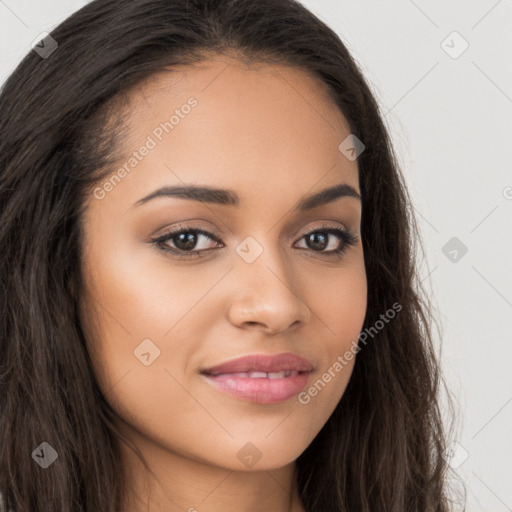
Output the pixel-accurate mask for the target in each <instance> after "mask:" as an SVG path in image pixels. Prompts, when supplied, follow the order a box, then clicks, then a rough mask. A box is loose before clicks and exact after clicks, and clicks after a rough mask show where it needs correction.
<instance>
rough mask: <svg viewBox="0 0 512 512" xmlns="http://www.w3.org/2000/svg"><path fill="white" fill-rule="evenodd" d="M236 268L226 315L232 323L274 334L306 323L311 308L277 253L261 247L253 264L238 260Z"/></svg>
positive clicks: (290, 271) (289, 269) (291, 273)
mask: <svg viewBox="0 0 512 512" xmlns="http://www.w3.org/2000/svg"><path fill="white" fill-rule="evenodd" d="M236 267H237V268H235V269H234V272H233V274H235V275H232V279H233V280H235V282H236V283H237V286H236V291H235V292H234V293H233V292H232V299H231V301H230V304H229V314H228V316H229V320H230V322H231V323H232V324H233V325H235V326H237V327H240V328H242V329H247V328H259V329H262V330H263V331H264V332H265V333H266V334H275V333H278V332H281V331H285V330H287V329H289V328H296V327H298V326H299V325H300V324H305V323H306V322H308V320H309V318H310V315H311V309H310V308H309V306H308V305H307V304H306V302H305V301H304V299H303V297H301V295H300V293H299V292H300V290H299V289H298V288H299V287H298V284H299V283H298V281H297V279H296V277H295V276H294V274H293V271H292V270H291V268H290V267H286V266H285V265H284V264H283V261H282V258H281V257H280V256H279V255H278V254H276V253H274V252H272V253H271V252H270V251H269V250H264V251H263V253H262V254H261V255H260V256H259V257H258V258H257V259H256V260H255V261H253V262H252V263H247V262H246V261H244V260H242V259H239V260H238V261H237V263H236Z"/></svg>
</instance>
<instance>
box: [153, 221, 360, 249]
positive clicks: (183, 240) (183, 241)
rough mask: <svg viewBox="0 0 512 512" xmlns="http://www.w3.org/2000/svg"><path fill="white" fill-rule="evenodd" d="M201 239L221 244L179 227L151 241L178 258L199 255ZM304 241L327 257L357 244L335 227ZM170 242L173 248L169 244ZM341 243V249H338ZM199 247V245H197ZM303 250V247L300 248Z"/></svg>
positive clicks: (213, 237) (198, 231) (201, 232)
mask: <svg viewBox="0 0 512 512" xmlns="http://www.w3.org/2000/svg"><path fill="white" fill-rule="evenodd" d="M329 235H335V236H336V238H337V239H338V241H337V242H336V241H335V240H332V238H331V239H329V238H330V237H329ZM201 238H204V239H210V240H213V241H214V242H216V243H217V244H222V242H221V241H220V239H219V238H217V236H216V235H215V234H214V233H210V232H208V231H204V230H202V229H195V228H187V227H180V228H179V229H177V230H175V231H171V232H170V233H166V234H165V235H162V236H161V237H158V238H156V239H154V240H152V243H154V244H155V245H156V246H157V247H158V248H159V249H161V250H163V251H164V252H167V253H171V254H175V255H177V256H178V257H187V256H191V255H199V253H201V252H204V251H205V250H207V249H208V247H204V246H203V247H201V248H199V249H198V248H197V244H198V243H199V240H200V239H201ZM302 239H304V240H305V243H306V244H307V247H305V249H310V250H311V251H313V252H316V253H321V254H325V255H326V256H327V255H340V254H341V253H342V252H344V251H345V250H346V249H347V248H348V246H350V245H355V244H356V243H357V237H356V236H354V235H353V234H352V233H351V232H350V231H348V230H346V229H342V228H339V227H337V226H325V227H324V226H321V227H319V228H317V229H315V230H314V231H310V232H309V233H306V234H305V235H303V236H302V237H301V238H300V240H302ZM169 242H171V243H172V244H173V245H174V247H173V246H171V245H170V244H169ZM340 243H341V247H340ZM199 245H200V244H199ZM302 248H304V247H302Z"/></svg>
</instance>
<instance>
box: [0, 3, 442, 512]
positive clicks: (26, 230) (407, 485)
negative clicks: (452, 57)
mask: <svg viewBox="0 0 512 512" xmlns="http://www.w3.org/2000/svg"><path fill="white" fill-rule="evenodd" d="M51 36H52V37H53V39H55V41H56V42H57V44H58V48H57V49H56V50H55V51H54V52H53V53H51V55H49V56H47V58H42V57H41V56H40V55H38V53H36V51H31V52H30V53H29V54H28V55H27V56H26V57H25V58H24V59H23V61H22V62H21V63H20V64H19V65H18V67H17V68H16V69H15V71H14V72H13V73H12V74H11V76H10V77H9V78H8V80H7V81H6V82H5V84H4V85H3V87H2V89H1V94H0V112H1V116H0V281H1V287H0V294H1V297H0V492H1V494H2V495H3V499H4V502H5V508H6V510H12V511H13V512H43V511H44V512H46V511H48V510H52V511H53V510H55V511H57V510H58V511H59V512H77V511H88V512H89V511H90V512H92V511H94V512H98V511H101V512H117V511H118V510H119V509H120V506H121V504H122V503H123V496H125V488H124V482H123V479H122V478H120V477H119V474H120V471H119V468H120V449H119V444H118V443H119V442H127V440H126V439H124V438H123V437H122V435H121V434H120V433H119V432H117V430H116V427H115V426H114V425H115V422H114V419H115V417H116V413H115V412H114V411H113V409H112V408H111V407H110V405H109V403H108V402H107V401H106V399H105V397H104V396H103V394H102V393H101V392H100V389H99V387H98V384H97V381H96V378H95V374H94V371H93V365H92V364H91V359H90V357H89V354H88V352H87V350H86V344H85V338H84V331H83V329H82V324H81V319H80V316H79V314H78V312H79V308H78V304H79V300H80V297H81V296H82V295H81V294H82V290H83V288H82V283H83V281H82V274H81V254H82V253H81V241H82V234H83V232H82V229H81V220H82V218H83V217H82V216H83V213H84V198H85V197H86V194H88V193H90V191H91V189H92V188H93V187H94V185H95V184H97V183H99V182H100V181H101V180H102V179H103V178H104V177H105V176H107V175H108V174H109V173H111V172H112V171H113V164H114V162H115V161H116V159H117V158H119V156H120V155H119V154H117V153H118V152H119V151H120V149H121V140H122V136H123V122H122V114H123V108H122V105H123V102H122V98H126V95H127V93H128V91H130V90H132V89H133V88H134V87H137V86H138V85H140V84H141V83H142V81H144V80H146V79H149V78H150V77H151V76H152V75H153V74H154V73H156V72H159V71H163V70H170V71H172V68H173V67H174V66H178V65H191V64H194V63H198V62H201V61H205V60H207V59H208V58H209V57H211V56H212V55H222V54H226V55H227V54H230V55H234V56H235V57H236V58H238V59H239V60H240V61H242V62H246V63H248V62H249V63H250V62H266V63H269V64H272V63H276V64H284V65H287V66H292V67H294V68H298V69H300V70H303V71H305V72H308V73H311V74H313V75H314V76H315V77H317V78H318V79H320V80H321V81H322V82H324V83H325V84H327V85H328V91H329V94H330V96H331V98H332V100H333V102H334V103H335V104H336V105H337V106H338V107H339V109H340V111H341V112H342V113H343V115H344V117H345V118H346V120H347V122H348V124H349V127H350V132H351V133H352V134H354V135H355V136H356V137H358V138H359V139H360V140H361V141H363V143H364V144H365V146H366V148H365V150H364V151H363V153H362V154H361V155H360V156H359V158H358V169H359V183H360V189H361V193H362V198H363V200H362V220H361V222H362V225H361V230H362V242H363V248H364V257H365V267H366V274H367V283H368V306H367V313H366V317H365V321H364V329H366V328H369V327H371V326H373V325H374V324H375V323H376V322H377V321H378V320H379V319H380V318H381V314H382V313H384V312H385V311H386V310H388V309H389V308H390V306H391V305H392V304H394V303H396V302H397V303H399V304H400V305H401V306H402V309H401V311H400V313H399V314H397V315H396V317H395V318H394V319H393V320H392V321H390V322H389V324H388V325H386V327H385V328H384V329H382V331H381V332H379V334H378V336H377V337H376V338H375V339H374V340H371V341H370V342H369V343H367V344H366V345H365V347H364V349H362V350H361V351H360V353H359V354H358V356H357V360H356V363H355V366H354V370H353V374H352V376H351V379H350V382H349V384H348V387H347V389H346V391H345V393H344V395H343V397H342V399H341V401H340V402H339V404H338V406H337V407H336V409H335V411H334V412H333V414H332V415H331V417H330V418H329V419H328V421H327V423H326V424H325V425H324V427H323V428H322V430H321V431H320V432H319V433H318V435H317V436H316V438H315V439H314V440H313V441H312V443H311V444H310V445H309V446H308V447H307V448H306V449H305V451H304V452H303V453H302V454H301V455H300V456H299V458H298V459H297V475H296V476H297V482H298V485H299V492H300V497H301V499H302V502H303V505H304V507H305V509H306V510H307V511H308V512H349V511H358V512H375V511H379V512H427V511H429V512H430V511H435V512H445V511H447V510H448V501H449V500H448V497H447V492H446V488H447V484H446V478H445V472H446V471H445V470H446V463H445V462H444V459H443V456H442V452H443V449H444V448H445V436H446V435H447V434H446V433H447V428H446V426H445V425H444V424H443V423H442V421H441V407H440V398H439V392H440V390H441V384H442V383H443V380H442V379H441V377H440V372H439V363H438V362H437V357H438V356H437V354H436V351H435V350H434V346H435V344H434V342H433V335H432V332H433V329H432V325H433V324H436V319H435V315H434V314H433V313H432V311H433V310H434V308H433V306H432V302H431V300H430V299H429V298H428V294H426V293H424V288H423V287H422V285H421V282H420V279H419V278H418V266H417V262H416V257H415V252H416V248H417V247H419V246H420V245H421V240H420V238H419V231H418V228H417V225H416V220H415V217H414V215H413V208H412V205H411V201H410V198H409V194H408V191H407V189H406V186H405V182H404V178H403V176H402V173H401V171H400V169H399V165H398V163H397V159H396V156H395V155H394V153H393V149H392V146H391V142H390V139H389V135H388V134H387V131H386V128H385V125H384V123H383V117H382V115H381V113H380V112H379V107H378V104H377V102H376V100H375V98H374V97H373V96H372V93H371V91H370V87H369V85H368V83H367V82H366V81H365V78H364V77H363V74H362V72H361V70H360V69H359V67H358V65H357V64H356V63H355V61H354V60H353V58H352V57H351V56H350V54H349V52H348V50H347V48H346V47H345V45H344V44H343V43H342V42H341V40H340V38H339V37H338V36H337V35H336V33H335V32H334V31H333V30H332V29H330V28H329V27H328V26H326V25H325V24H324V23H323V22H321V21H320V20H319V19H318V18H317V17H315V16H314V15H313V14H312V13H311V12H309V11H308V10H307V9H306V8H305V7H304V6H303V5H301V4H300V3H298V2H297V1H295V0H258V1H254V0H123V1H119V0H95V1H93V2H91V3H89V4H88V5H86V6H85V7H83V8H82V9H80V10H79V11H77V12H76V13H74V14H73V15H71V16H70V17H69V18H67V19H66V20H65V21H64V22H63V23H62V24H60V25H59V26H58V27H57V28H56V29H55V30H53V31H52V32H51ZM113 120H115V121H113ZM418 243H419V245H418ZM42 441H46V442H48V443H49V444H50V445H51V446H52V447H53V448H54V449H55V450H56V451H57V453H58V459H57V461H56V462H55V463H54V464H52V465H51V466H50V467H49V468H47V469H46V470H44V471H43V470H41V468H40V467H39V465H37V464H35V463H34V461H33V460H32V457H31V454H32V453H33V451H34V449H35V448H36V447H38V446H39V445H40V444H41V442H42ZM133 449H134V450H136V451H137V449H136V448H135V447H133ZM140 455H141V454H139V456H140Z"/></svg>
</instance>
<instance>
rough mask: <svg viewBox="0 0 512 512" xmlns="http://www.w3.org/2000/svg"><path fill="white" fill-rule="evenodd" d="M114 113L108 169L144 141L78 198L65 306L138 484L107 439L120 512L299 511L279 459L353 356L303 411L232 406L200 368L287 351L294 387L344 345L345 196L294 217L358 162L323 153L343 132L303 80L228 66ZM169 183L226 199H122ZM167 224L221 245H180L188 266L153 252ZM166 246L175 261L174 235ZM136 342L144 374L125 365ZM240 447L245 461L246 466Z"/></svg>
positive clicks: (354, 224)
mask: <svg viewBox="0 0 512 512" xmlns="http://www.w3.org/2000/svg"><path fill="white" fill-rule="evenodd" d="M191 97H193V98H195V100H197V104H196V106H194V107H193V108H191V109H190V110H189V109H188V108H183V109H181V110H180V112H181V116H179V122H177V124H176V125H175V126H174V127H173V129H172V131H170V132H169V133H165V132H164V133H163V134H162V137H161V138H162V140H158V138H157V137H156V135H155V132H154V130H155V127H158V126H159V125H160V123H162V122H164V121H166V120H169V117H170V116H171V114H172V113H173V111H174V110H175V109H180V108H181V106H182V105H184V104H186V103H187V100H188V99H189V98H191ZM130 102H131V103H130V118H129V122H128V126H129V127H130V134H129V137H128V138H127V139H126V140H123V144H124V149H125V153H126V159H124V160H123V161H120V162H119V167H121V166H122V165H123V164H124V163H125V162H126V161H127V160H128V159H129V158H130V156H131V155H132V154H133V151H136V150H138V149H139V148H140V147H141V146H142V145H143V144H144V143H145V141H147V138H148V136H151V137H152V138H153V139H154V141H155V142H156V143H157V144H156V147H154V148H152V149H151V150H150V151H149V152H148V154H147V155H146V156H144V157H143V158H141V160H140V161H139V162H138V163H137V165H136V166H135V167H134V168H133V169H132V170H131V171H130V172H129V173H127V174H126V175H125V176H123V177H122V179H121V180H120V181H119V180H118V182H117V183H116V184H115V186H113V187H108V186H107V187H103V188H102V190H103V191H105V190H106V189H108V191H107V192H106V193H104V194H103V193H97V194H96V196H94V195H93V194H91V196H90V197H88V198H87V206H88V209H87V211H86V212H85V217H84V227H85V240H84V247H85V251H84V259H83V273H84V279H85V290H84V295H83V300H82V306H81V307H82V317H83V319H84V324H85V328H86V336H87V341H88V349H89V351H90V353H91V357H92V360H93V363H94V365H95V370H96V372H97V378H98V382H99V385H100V387H101V389H102V391H103V393H104V394H105V396H106V398H107V400H108V402H109V403H110V404H111V406H112V407H113V409H114V410H115V411H116V413H117V414H118V415H119V428H120V429H121V430H122V432H123V433H124V435H125V436H126V437H127V438H129V439H130V440H131V442H132V443H134V444H135V445H136V446H137V447H138V448H139V449H140V450H141V452H142V454H143V455H144V457H145V458H146V460H147V461H148V464H149V465H150V467H151V470H152V472H153V475H152V476H151V478H150V479H149V481H148V484H147V486H146V485H145V480H144V473H143V472H142V465H141V464H140V462H139V460H138V459H137V458H136V457H135V455H134V454H133V452H132V451H131V450H130V449H128V448H127V447H126V445H125V444H124V443H121V445H120V446H121V449H122V454H123V461H124V462H123V468H120V474H121V470H122V471H123V473H124V474H125V476H126V479H127V482H128V484H127V489H128V494H127V496H126V504H125V507H124V508H123V510H122V511H121V512H137V511H142V510H145V511H150V512H163V511H166V512H169V511H190V512H192V511H195V510H197V511H200V512H242V511H246V512H249V511H250V512H264V511H265V512H267V511H268V510H272V511H273V512H303V511H304V508H303V505H302V504H301V502H300V499H299V497H298V492H297V487H296V482H295V475H294V470H295V461H296V459H297V457H299V455H300V454H301V453H302V452H304V450H305V449H306V448H307V447H308V445H309V444H310V443H311V441H312V440H313V439H314V437H315V436H316V435H317V433H318V432H319V431H320V429H321V428H322V427H323V425H324V424H325V423H326V421H327V420H328V418H329V416H330V415H331V413H332V412H333V410H334V408H335V407H336V405H337V403H338V402H339V400H340V398H341V396H342V395H343V393H344V391H345V388H346V385H347V383H348V380H349V378H350V374H351V372H352V368H353V365H354V360H353V359H352V360H351V361H348V362H347V364H346V366H344V368H343V370H342V371H339V372H337V373H336V375H335V376H334V377H332V378H331V379H330V381H329V382H328V383H326V384H325V387H323V388H322V389H321V391H319V392H318V393H317V394H316V396H311V397H310V401H309V402H308V403H301V402H300V401H299V400H298V397H297V396H293V397H292V398H290V399H287V400H285V401H283V402H280V403H275V404H260V403H253V402H248V401H246V400H243V399H241V398H238V397H234V396H232V395H229V394H226V393H225V392H223V391H220V390H219V389H217V388H216V387H214V386H212V385H211V384H210V383H209V382H207V381H206V380H205V378H204V377H203V376H202V375H200V373H199V369H201V368H205V367H209V366H213V365H216V364H219V363H221V362H224V361H227V360H230V359H235V358H237V357H241V356H245V355H250V354H261V353H264V354H280V353H283V352H292V353H294V354H297V355H298V356H300V357H303V358H305V359H308V360H309V361H311V362H312V363H313V366H314V371H313V373H312V374H311V376H310V378H309V381H308V384H307V386H306V388H305V390H307V389H309V388H310V387H311V386H312V385H313V384H314V383H315V382H317V381H318V379H320V378H321V377H322V375H323V374H324V373H325V372H327V371H328V369H329V368H330V367H332V366H333V364H334V363H335V362H336V360H337V358H338V356H340V355H342V354H344V353H345V352H346V351H347V350H348V349H349V348H350V347H351V343H353V342H354V340H357V337H358V334H359V332H360V330H361V328H362V325H363V321H364V316H365V312H366V304H367V302H366V301H367V282H366V273H365V268H364V256H363V248H362V243H361V238H360V236H361V233H360V223H361V202H360V200H359V199H358V198H356V197H350V196H344V197H338V198H337V199H335V200H333V201H331V202H329V203H328V204H323V205H320V206H318V207H316V208H313V209H311V210H308V211H303V212H300V211H294V207H295V206H296V204H297V203H298V202H299V201H300V200H301V199H302V198H303V197H305V196H308V195H310V194H313V193H315V192H318V191H321V190H323V189H325V188H328V187H330V186H333V185H337V184H347V185H350V186H351V187H353V189H354V190H356V191H357V192H358V193H360V189H359V181H358V168H357V161H350V160H349V159H347V158H346V157H345V156H344V155H343V154H342V153H341V152H340V150H339V149H338V145H339V144H340V142H341V141H343V140H344V139H345V138H346V137H347V136H348V135H349V133H350V132H349V129H348V125H347V123H346V120H345V119H344V117H343V116H342V114H341V112H340V111H339V110H338V109H337V108H336V106H335V105H334V103H333V102H332V101H331V100H330V98H329V97H328V95H327V93H326V90H325V87H324V85H323V84H322V82H320V81H318V80H317V79H316V78H314V77H311V76H309V75H307V74H305V73H304V72H303V71H300V70H296V69H292V68H288V67H284V66H274V65H273V66H270V65H266V64H258V65H251V66H249V67H248V66H247V65H245V64H242V63H240V62H239V61H237V60H235V59H234V58H231V57H227V56H222V57H221V56H216V57H215V58H214V59H210V60H208V61H207V62H204V63H200V64H198V65H195V66H194V67H186V68H180V69H178V70H175V71H174V72H172V73H161V74H158V75H155V76H154V77H152V78H151V80H148V81H147V82H146V83H145V84H144V86H143V87H141V88H139V89H138V90H137V91H134V92H133V93H132V94H131V97H130ZM185 111H186V112H188V113H187V114H185ZM157 133H158V132H157ZM184 184H186V185H192V184H194V185H199V184H201V185H205V186H210V187H216V188H223V189H229V190H232V191H233V192H235V193H236V194H237V195H238V196H239V199H240V203H239V205H238V206H232V205H218V204H213V203H206V202H202V201H197V200H190V199H185V198H182V197H157V198H154V199H152V200H149V201H147V202H144V203H142V204H138V205H135V203H137V201H139V200H140V199H142V198H144V197H146V196H147V195H149V194H150V193H152V192H153V191H155V190H156V189H158V188H160V187H163V186H168V185H171V186H172V185H184ZM102 185H103V184H100V186H102ZM102 194H103V195H102ZM325 223H327V224H328V225H329V226H330V225H333V226H336V227H338V228H340V229H347V230H349V231H350V232H351V233H352V234H353V235H354V236H355V237H356V243H355V244H354V245H347V246H346V250H345V251H344V252H343V253H342V254H341V256H340V257H336V256H333V252H332V251H333V250H335V249H337V248H340V247H343V246H344V244H345V242H344V241H343V239H342V238H340V237H339V236H337V235H336V234H332V233H331V234H327V235H324V236H326V237H327V238H324V240H325V242H326V243H325V248H323V249H322V248H321V249H319V248H318V242H317V245H312V244H309V245H308V243H307V242H308V239H310V238H311V237H309V236H305V235H307V234H308V233H310V232H322V230H321V229H320V228H321V227H322V226H323V225H324V224H325ZM180 225H181V226H186V227H187V229H204V230H206V231H208V232H210V233H212V234H213V233H214V232H215V233H216V237H217V239H218V240H220V242H218V241H216V240H215V238H209V237H208V236H204V235H200V234H199V235H197V239H196V240H197V242H196V244H195V246H194V247H193V249H191V251H201V252H200V254H199V255H195V256H189V257H186V258H181V259H180V258H179V257H177V256H176V255H173V254H169V253H166V252H164V251H163V249H162V248H159V247H157V246H156V245H155V244H152V243H151V240H152V239H155V238H157V237H158V236H160V235H163V234H166V233H168V232H169V231H171V230H172V229H175V228H178V227H179V226H180ZM246 237H252V238H253V239H254V240H255V241H256V242H257V244H258V246H259V247H261V248H262V252H261V254H260V255H259V256H258V257H257V258H256V259H255V260H254V261H252V262H251V263H248V262H247V261H246V260H245V259H244V258H243V257H242V256H241V254H242V253H239V252H237V251H236V248H237V247H238V246H240V244H241V243H242V242H243V241H244V240H245V239H246ZM251 243H253V242H251ZM253 244H254V243H253ZM165 245H167V246H168V247H171V248H174V249H175V250H178V251H179V250H180V248H182V251H181V252H182V253H184V252H186V250H185V249H183V247H184V244H183V242H182V243H181V245H180V244H179V240H178V239H177V237H176V236H175V237H174V239H169V240H167V241H166V242H165ZM258 246H256V245H251V246H247V247H248V251H249V253H251V251H255V250H256V249H257V247H258ZM242 247H245V246H244V245H243V244H242ZM189 252H190V251H189ZM328 253H331V254H330V255H329V254H328ZM252 254H254V252H252ZM145 339H149V340H151V342H150V343H151V344H149V345H144V347H146V349H145V350H144V353H145V354H146V355H145V356H144V358H145V359H146V362H148V361H147V360H149V361H150V363H149V364H148V365H146V364H144V363H143V362H141V359H140V358H139V357H137V355H136V353H137V349H138V347H139V346H140V344H141V342H143V340H145ZM146 343H147V342H146ZM148 347H149V348H148ZM154 347H157V348H158V350H159V351H160V353H159V355H158V357H156V358H155V354H156V349H155V348H154ZM134 351H135V354H134ZM140 352H141V351H140V350H139V356H140ZM148 353H149V354H150V355H149V356H148V355H147V354H148ZM247 443H252V444H251V445H248V444H247ZM253 446H254V447H255V448H254V447H253ZM244 447H245V450H249V452H250V455H254V457H257V455H258V454H260V458H259V460H257V462H256V463H255V464H254V465H252V466H251V467H249V466H248V464H247V463H245V462H244V459H243V455H246V452H244V451H242V452H240V450H241V449H244Z"/></svg>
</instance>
